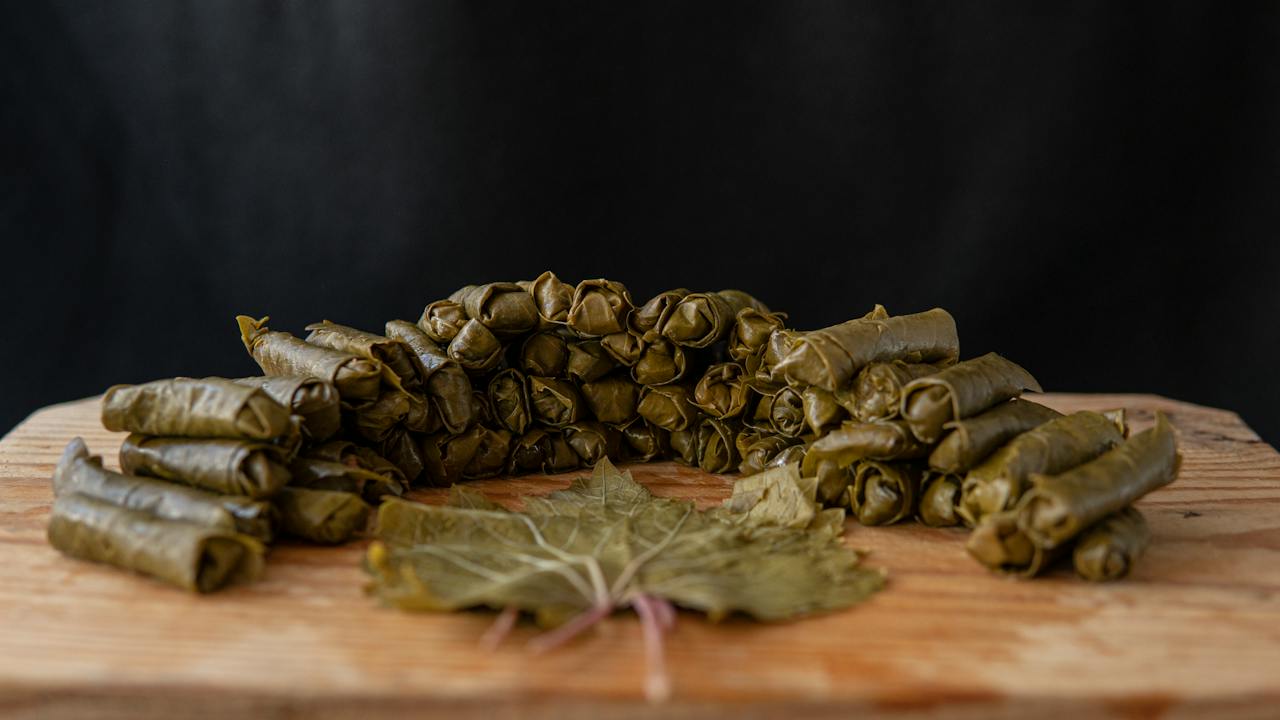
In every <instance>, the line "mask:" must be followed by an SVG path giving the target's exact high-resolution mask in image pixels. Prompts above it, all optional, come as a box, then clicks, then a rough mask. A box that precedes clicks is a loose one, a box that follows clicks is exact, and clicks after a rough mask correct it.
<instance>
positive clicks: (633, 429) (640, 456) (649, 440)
mask: <svg viewBox="0 0 1280 720" xmlns="http://www.w3.org/2000/svg"><path fill="white" fill-rule="evenodd" d="M618 429H619V430H621V431H622V439H623V440H624V441H625V443H626V444H625V445H624V446H623V448H622V451H623V457H625V458H626V459H627V460H629V461H633V462H649V461H650V460H656V459H658V458H661V457H662V456H663V455H666V454H667V451H668V450H670V449H671V439H670V435H669V433H667V431H666V430H663V429H662V428H660V427H658V426H657V425H654V424H653V423H651V422H649V421H648V420H645V419H644V418H642V417H636V418H633V419H632V420H631V421H630V422H628V423H627V424H625V425H623V426H622V427H620V428H618Z"/></svg>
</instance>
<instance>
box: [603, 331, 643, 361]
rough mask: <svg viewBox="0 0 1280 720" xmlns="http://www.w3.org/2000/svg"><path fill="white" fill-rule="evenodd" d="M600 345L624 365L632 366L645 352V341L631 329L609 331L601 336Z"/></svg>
mask: <svg viewBox="0 0 1280 720" xmlns="http://www.w3.org/2000/svg"><path fill="white" fill-rule="evenodd" d="M600 347H601V348H602V349H603V350H604V351H605V352H606V353H608V354H609V357H611V358H613V360H614V362H616V363H618V364H619V365H621V366H623V367H632V366H634V365H635V364H636V363H638V362H640V358H641V356H642V355H643V354H644V349H645V342H644V340H642V339H640V336H639V335H636V334H635V333H633V332H630V331H623V332H616V333H609V334H608V335H605V336H604V337H602V338H600Z"/></svg>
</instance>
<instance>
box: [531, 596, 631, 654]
mask: <svg viewBox="0 0 1280 720" xmlns="http://www.w3.org/2000/svg"><path fill="white" fill-rule="evenodd" d="M611 612H613V606H612V605H609V604H600V605H595V606H593V607H592V608H591V609H589V610H587V611H585V612H583V613H581V614H579V615H577V616H576V617H574V618H573V619H572V620H570V621H569V622H567V623H565V624H563V625H561V626H560V627H558V628H556V629H555V630H550V631H548V632H544V633H542V634H541V635H539V636H537V637H535V638H534V639H532V640H530V641H529V644H528V646H527V647H528V648H529V650H530V652H533V653H534V654H535V655H540V654H542V653H544V652H546V651H548V650H554V649H556V648H558V647H560V646H561V645H564V644H565V643H567V642H569V641H570V640H572V639H574V638H575V637H577V636H578V635H580V634H581V633H582V632H583V631H584V630H586V629H588V628H590V627H591V626H592V625H595V624H596V623H598V622H600V621H601V620H603V619H604V618H606V617H608V616H609V613H611Z"/></svg>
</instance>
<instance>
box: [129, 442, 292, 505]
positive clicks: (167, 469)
mask: <svg viewBox="0 0 1280 720" xmlns="http://www.w3.org/2000/svg"><path fill="white" fill-rule="evenodd" d="M279 459H281V453H280V451H279V449H278V448H276V447H275V446H273V445H264V444H261V443H255V442H250V441H248V440H232V439H229V438H208V439H205V438H164V437H152V436H150V435H139V434H138V433H133V434H132V435H130V436H129V437H127V438H125V440H124V443H122V444H121V445H120V467H121V468H122V469H123V470H124V471H125V473H127V474H129V475H149V476H151V477H157V478H161V479H162V480H170V481H173V482H180V483H182V484H184V485H191V486H193V487H198V488H201V489H203V490H208V491H210V492H215V493H220V494H223V495H247V496H249V497H251V498H255V499H258V498H265V497H271V496H272V495H275V494H276V493H277V492H279V491H280V488H282V487H284V486H285V483H287V482H289V470H288V468H286V467H284V466H283V465H280V464H279V463H278V462H276V461H277V460H279Z"/></svg>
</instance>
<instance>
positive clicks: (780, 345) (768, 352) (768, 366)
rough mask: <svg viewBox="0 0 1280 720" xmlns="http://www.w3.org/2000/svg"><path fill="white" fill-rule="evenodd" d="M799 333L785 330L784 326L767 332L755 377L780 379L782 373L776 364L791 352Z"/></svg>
mask: <svg viewBox="0 0 1280 720" xmlns="http://www.w3.org/2000/svg"><path fill="white" fill-rule="evenodd" d="M801 334H802V333H800V332H798V331H795V330H787V329H786V328H778V329H777V330H774V331H773V332H771V333H769V342H767V343H765V346H764V354H762V355H761V356H760V363H759V365H758V366H757V367H756V368H755V375H756V377H758V378H760V379H761V380H773V379H775V378H776V379H778V380H781V379H782V375H781V374H780V373H778V372H777V367H778V364H779V363H781V362H782V359H783V358H784V357H786V356H787V355H788V354H790V353H791V350H792V349H793V348H794V347H795V345H796V341H797V340H799V339H800V335H801Z"/></svg>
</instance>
